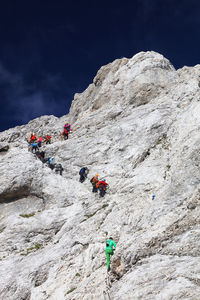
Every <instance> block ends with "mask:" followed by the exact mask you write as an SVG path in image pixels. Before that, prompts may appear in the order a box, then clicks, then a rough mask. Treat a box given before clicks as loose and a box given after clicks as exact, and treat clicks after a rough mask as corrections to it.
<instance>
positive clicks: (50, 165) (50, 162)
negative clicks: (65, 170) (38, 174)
mask: <svg viewBox="0 0 200 300" xmlns="http://www.w3.org/2000/svg"><path fill="white" fill-rule="evenodd" d="M53 160H54V158H53V157H49V158H48V161H47V164H48V166H49V168H50V169H51V170H53V169H54V167H55V166H54V163H53Z"/></svg>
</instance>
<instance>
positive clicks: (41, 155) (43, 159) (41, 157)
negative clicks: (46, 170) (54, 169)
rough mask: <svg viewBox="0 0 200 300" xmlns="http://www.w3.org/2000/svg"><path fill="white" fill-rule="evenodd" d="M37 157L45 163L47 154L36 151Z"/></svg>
mask: <svg viewBox="0 0 200 300" xmlns="http://www.w3.org/2000/svg"><path fill="white" fill-rule="evenodd" d="M35 154H36V156H37V157H38V158H39V159H40V160H41V161H42V162H43V163H44V162H46V161H45V158H44V157H45V152H44V151H41V152H40V151H36V152H35Z"/></svg>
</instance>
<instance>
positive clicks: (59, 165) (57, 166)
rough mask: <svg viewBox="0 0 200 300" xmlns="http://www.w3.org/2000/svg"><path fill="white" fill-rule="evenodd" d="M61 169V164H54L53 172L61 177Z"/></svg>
mask: <svg viewBox="0 0 200 300" xmlns="http://www.w3.org/2000/svg"><path fill="white" fill-rule="evenodd" d="M63 170H64V169H63V167H62V165H61V164H56V167H55V172H56V174H57V173H58V172H60V175H61V176H62V172H63Z"/></svg>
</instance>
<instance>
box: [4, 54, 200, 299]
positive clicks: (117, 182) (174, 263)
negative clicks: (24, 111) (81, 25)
mask: <svg viewBox="0 0 200 300" xmlns="http://www.w3.org/2000/svg"><path fill="white" fill-rule="evenodd" d="M199 87H200V65H196V66H195V67H183V68H182V69H179V70H175V68H174V67H173V65H172V64H171V63H170V62H169V61H168V60H167V59H166V58H164V57H163V56H162V55H160V54H158V53H156V52H153V51H151V52H140V53H138V54H137V55H135V56H133V58H131V59H126V58H122V59H117V60H115V61H114V62H112V63H110V64H108V65H106V66H103V67H102V68H101V69H100V70H99V71H98V73H97V75H96V76H95V78H94V80H93V83H91V84H90V85H89V87H88V88H87V89H86V90H85V91H84V92H83V93H82V94H75V96H74V100H73V102H72V105H71V109H70V112H69V114H68V115H64V116H63V117H61V118H56V117H54V116H42V117H40V118H37V119H35V120H32V121H30V122H29V123H28V124H26V125H24V126H18V127H15V128H12V129H9V130H6V131H4V132H2V133H0V174H1V176H0V241H1V248H0V260H1V261H0V274H1V276H0V299H4V300H29V299H30V300H46V299H51V300H62V299H65V300H69V299H71V300H72V299H73V300H90V299H114V300H133V299H134V300H136V299H138V300H139V299H142V300H146V299H148V300H151V299H152V300H161V299H162V300H165V299H166V300H168V299H194V300H196V299H199V297H200V279H199V273H200V265H199V255H200V250H199V249H200V202H199V200H200V179H199V178H200V135H199V129H200V117H199V116H200V92H199ZM66 121H68V122H70V123H71V128H72V132H71V134H70V135H69V139H68V140H63V139H62V136H61V132H62V130H63V126H64V124H65V123H66ZM30 132H34V133H35V134H36V135H37V136H39V135H42V136H45V135H46V134H50V135H51V136H52V141H53V142H52V144H50V145H43V146H42V150H44V151H45V155H46V157H52V156H53V157H54V161H55V162H56V163H61V164H62V166H63V168H64V171H63V176H60V175H59V174H56V173H55V172H54V171H52V170H51V169H50V168H48V166H47V165H46V164H43V163H42V162H41V161H40V160H39V159H38V158H37V157H36V156H35V155H34V154H32V153H31V152H30V151H28V143H27V138H29V136H30ZM84 166H87V167H88V168H89V174H88V178H87V180H86V181H85V182H84V183H80V182H79V170H80V169H81V168H82V167H84ZM96 173H98V174H99V175H100V177H101V178H106V181H107V183H108V184H109V190H108V192H107V194H106V195H105V197H103V198H101V197H99V194H95V193H92V185H91V183H90V179H91V178H92V177H93V176H94V175H95V174H96ZM152 195H155V198H153V197H152ZM110 236H112V237H113V239H114V241H115V242H116V245H117V247H116V251H115V253H114V255H113V257H112V260H111V271H110V272H109V275H107V271H106V257H105V251H104V249H105V243H106V240H107V238H108V237H110ZM109 297H110V298H109Z"/></svg>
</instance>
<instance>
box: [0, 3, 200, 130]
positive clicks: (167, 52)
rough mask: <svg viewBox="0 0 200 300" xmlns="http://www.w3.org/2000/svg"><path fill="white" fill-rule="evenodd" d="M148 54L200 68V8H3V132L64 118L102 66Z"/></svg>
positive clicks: (26, 5)
mask: <svg viewBox="0 0 200 300" xmlns="http://www.w3.org/2000/svg"><path fill="white" fill-rule="evenodd" d="M151 50H153V51H156V52H159V53H161V54H163V55H164V56H165V57H166V58H168V59H169V60H170V61H171V63H172V64H173V65H174V67H175V68H176V69H177V68H181V67H183V66H185V65H187V66H194V65H196V64H199V63H200V1H199V0H130V1H128V0H127V1H126V0H123V1H122V0H121V1H118V0H116V1H113V0H107V1H104V0H101V1H96V0H93V1H89V0H81V1H80V0H28V1H27V0H26V1H25V0H6V1H0V105H1V109H0V131H3V130H5V129H8V128H10V127H14V126H17V125H23V124H25V123H27V122H29V121H30V120H32V119H34V118H36V117H39V116H41V115H50V114H53V115H55V116H57V117H60V116H62V115H64V114H67V113H68V112H69V108H70V105H71V102H72V100H73V98H74V94H75V93H81V92H83V91H84V90H85V89H86V88H87V87H88V85H89V84H90V83H92V80H93V78H94V76H95V75H96V73H97V71H98V70H99V68H100V67H101V66H102V65H105V64H107V63H110V62H112V61H113V60H115V59H117V58H122V57H127V58H131V57H132V56H133V55H135V54H136V53H138V52H140V51H151Z"/></svg>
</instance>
